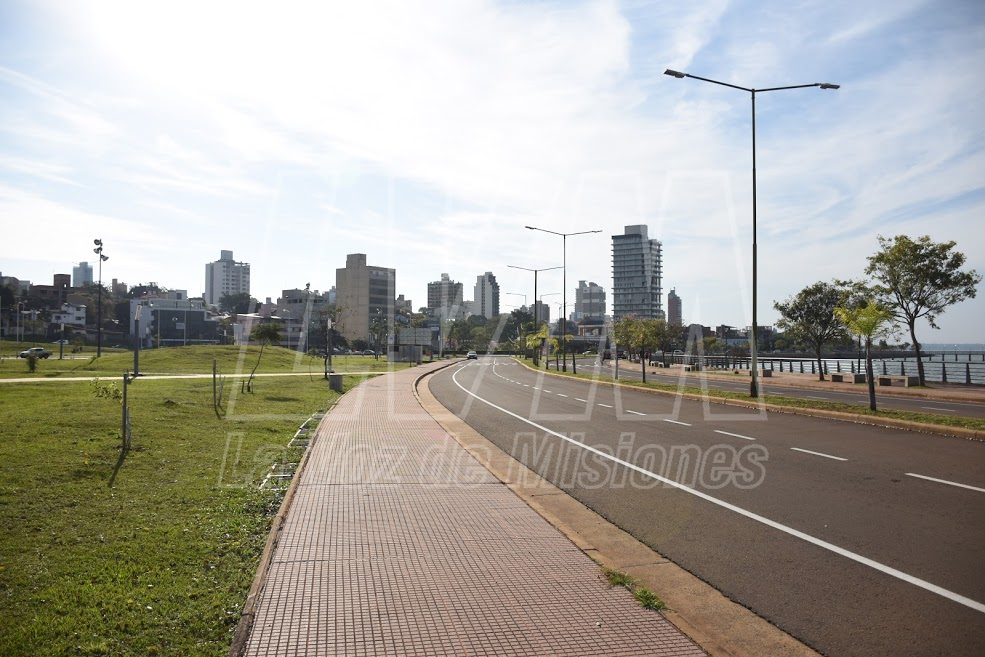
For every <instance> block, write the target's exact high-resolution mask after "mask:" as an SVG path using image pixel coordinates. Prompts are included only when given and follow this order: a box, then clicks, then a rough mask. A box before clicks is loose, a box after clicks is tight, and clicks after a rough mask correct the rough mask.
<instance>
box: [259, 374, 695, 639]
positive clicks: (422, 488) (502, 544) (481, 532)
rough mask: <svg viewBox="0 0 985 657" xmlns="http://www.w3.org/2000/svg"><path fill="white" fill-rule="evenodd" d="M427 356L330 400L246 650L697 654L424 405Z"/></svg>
mask: <svg viewBox="0 0 985 657" xmlns="http://www.w3.org/2000/svg"><path fill="white" fill-rule="evenodd" d="M437 367H438V365H431V366H426V367H418V368H413V369H410V370H405V371H401V372H397V373H394V374H390V375H387V376H382V377H378V378H376V379H372V380H370V381H367V382H366V383H363V384H362V385H360V386H358V387H357V388H355V389H353V390H351V391H350V392H348V393H347V394H346V395H345V396H344V397H343V398H342V400H341V401H340V403H339V404H338V406H336V407H335V409H334V410H333V411H332V412H331V413H329V414H328V415H326V417H325V418H324V420H323V421H322V423H321V425H320V426H319V429H318V436H317V439H316V440H315V441H314V442H313V443H312V446H311V448H310V449H311V450H312V452H311V454H310V455H309V457H308V463H307V466H306V467H305V469H304V471H303V472H302V474H301V475H300V477H301V478H300V480H299V482H298V487H297V490H296V493H295V496H294V500H293V503H292V505H291V508H290V510H289V511H288V514H287V519H286V522H285V524H284V527H283V530H282V533H281V536H280V540H279V542H278V544H277V548H276V550H275V552H274V555H273V563H272V564H271V566H270V570H269V571H268V576H267V581H266V585H265V586H264V589H263V591H262V593H261V595H260V597H259V601H258V606H257V610H256V617H255V621H254V625H253V629H252V634H251V636H250V639H249V642H248V644H247V647H246V652H245V654H247V655H251V656H255V655H277V656H278V657H282V656H289V655H307V656H314V655H585V656H589V655H591V656H593V657H594V656H598V655H608V656H614V655H627V656H628V655H663V656H671V655H673V656H688V657H690V656H695V657H698V656H701V655H704V654H705V653H704V652H703V651H701V650H700V649H699V648H697V647H696V646H695V645H694V644H693V643H692V642H691V641H690V640H688V639H687V638H686V637H685V636H684V635H682V634H681V633H680V632H679V631H678V630H677V629H676V628H675V627H674V626H673V625H671V624H670V623H669V622H668V621H667V620H666V619H664V618H663V617H662V616H661V615H660V614H658V613H656V612H653V611H648V610H645V609H643V608H641V607H640V606H639V605H638V604H637V603H636V601H635V600H634V599H633V597H632V595H631V594H630V593H629V592H628V591H627V590H625V589H623V588H610V587H609V585H608V583H607V582H606V581H605V579H604V578H603V577H602V575H601V572H600V569H599V567H598V566H597V565H596V564H595V563H593V562H592V561H591V560H590V559H589V558H588V557H587V556H585V554H584V553H582V552H581V551H580V550H578V549H577V548H576V547H575V546H574V545H573V544H572V543H571V542H570V541H569V540H568V539H567V538H565V537H564V536H563V535H562V534H561V533H560V532H558V531H557V530H556V529H555V528H554V527H552V526H551V525H550V524H549V523H548V522H547V521H545V520H544V519H542V518H541V517H540V516H539V515H538V514H537V513H536V512H534V511H533V510H532V509H531V508H530V507H528V506H527V505H526V504H524V503H523V502H522V501H521V500H520V499H519V498H518V497H517V496H516V495H515V494H514V493H513V492H512V491H510V490H509V489H508V488H507V487H506V486H504V485H503V484H502V483H500V482H499V481H498V480H496V479H495V478H493V477H492V476H491V475H490V474H489V473H488V472H487V471H486V470H485V469H484V468H483V467H482V466H481V465H479V463H478V462H477V461H475V460H474V459H473V458H472V456H471V455H469V454H468V453H467V452H466V451H465V450H464V449H463V448H462V447H461V446H460V445H459V444H458V443H457V442H456V441H455V440H454V439H453V438H452V437H450V436H449V435H447V434H446V433H445V432H444V430H442V429H441V427H440V426H439V425H438V424H437V423H436V422H435V421H434V420H433V419H432V418H431V417H430V416H429V415H428V414H427V413H426V412H425V411H424V410H423V409H422V408H421V406H420V405H419V404H418V402H417V400H416V398H415V396H414V393H413V382H414V380H415V379H416V378H417V377H418V376H420V375H421V374H422V373H423V372H424V371H426V370H427V369H428V368H437Z"/></svg>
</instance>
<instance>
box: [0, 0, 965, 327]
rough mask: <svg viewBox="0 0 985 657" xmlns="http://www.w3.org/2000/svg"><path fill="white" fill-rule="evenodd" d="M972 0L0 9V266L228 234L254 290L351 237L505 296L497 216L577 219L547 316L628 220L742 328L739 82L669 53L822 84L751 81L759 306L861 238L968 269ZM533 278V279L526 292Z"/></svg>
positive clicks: (680, 277)
mask: <svg viewBox="0 0 985 657" xmlns="http://www.w3.org/2000/svg"><path fill="white" fill-rule="evenodd" d="M193 11H194V12H195V13H194V16H195V20H190V17H191V16H192V15H193V14H192V13H191V12H193ZM983 12H985V9H983V8H981V7H977V6H974V5H972V4H969V3H951V4H949V6H948V11H941V10H940V6H939V4H934V3H929V2H908V3H876V4H874V5H871V6H865V7H859V6H857V5H856V4H848V3H837V2H836V3H828V4H825V5H824V6H815V7H810V8H804V7H800V8H797V9H796V13H791V12H789V11H788V10H786V5H785V4H781V3H745V2H733V3H728V2H705V3H699V4H695V5H692V4H689V3H681V4H675V3H662V4H659V5H654V4H647V3H625V4H619V3H613V2H585V3H578V4H572V5H565V6H560V7H559V6H557V5H554V4H528V5H517V4H514V3H510V4H497V3H492V2H459V3H453V4H448V5H443V6H439V7H435V6H433V5H432V6H430V8H429V9H427V10H424V9H422V8H419V7H415V6H413V4H412V3H400V4H397V5H388V6H383V7H348V6H343V7H329V8H320V9H317V10H316V9H314V8H312V7H306V6H303V5H295V4H289V5H285V6H284V7H278V8H277V9H276V10H273V9H257V8H248V7H240V6H239V5H235V4H230V5H225V6H224V5H222V4H218V5H210V6H209V7H208V8H206V9H202V8H200V7H198V6H197V5H195V4H193V3H187V4H186V3H180V2H179V3H173V4H169V5H167V6H160V7H138V6H132V5H130V4H129V3H111V2H107V3H102V2H95V3H91V4H89V3H87V5H86V6H85V7H81V6H80V7H72V6H70V5H64V4H59V3H5V5H4V7H3V8H2V9H0V36H2V40H0V90H2V91H0V93H2V94H3V98H4V103H3V107H4V109H3V111H4V118H5V121H4V122H3V124H2V125H3V127H2V128H0V130H2V136H0V139H2V140H3V144H4V155H3V156H0V212H3V215H4V217H5V219H6V222H7V223H8V225H13V224H14V223H16V224H17V225H20V226H22V227H23V229H24V230H25V231H28V230H40V231H42V234H44V235H45V236H46V237H47V238H48V239H45V240H42V241H39V242H38V243H37V244H36V245H32V248H30V249H25V248H23V246H22V245H21V244H19V243H18V240H4V242H3V244H2V245H0V271H2V272H3V274H5V275H9V276H16V277H18V278H23V279H29V280H31V281H32V282H34V283H40V284H48V283H50V281H51V280H52V275H53V274H60V273H69V272H71V267H72V265H73V263H77V262H80V261H87V260H88V261H91V258H92V256H91V243H92V240H93V239H94V238H100V239H102V240H103V241H104V242H105V246H106V253H107V254H108V255H109V256H110V260H108V261H107V262H106V263H105V264H104V266H103V282H104V283H107V281H108V280H110V279H113V278H116V279H118V280H121V281H127V282H128V283H130V284H137V283H146V282H148V281H157V282H159V283H161V284H162V285H167V286H168V287H172V288H176V289H186V290H188V292H189V293H190V294H191V295H195V296H197V295H199V294H201V293H202V292H203V291H204V289H203V288H204V278H203V276H202V265H203V264H204V263H208V262H212V261H214V260H215V258H216V254H217V253H218V250H219V249H228V250H231V251H233V252H234V253H235V254H236V255H237V257H238V258H240V259H242V260H243V261H245V262H249V263H251V266H252V269H251V292H252V293H253V296H255V297H257V298H258V299H261V300H262V299H263V298H264V297H267V296H271V297H276V296H277V295H278V294H279V292H280V291H281V290H284V289H292V288H298V287H301V286H303V285H304V283H306V282H311V283H312V286H313V287H318V288H320V289H328V288H329V287H331V285H332V284H334V273H335V269H336V268H338V267H341V266H343V265H344V263H345V259H346V255H347V254H349V253H366V254H367V255H368V257H369V259H370V261H371V262H373V263H376V264H378V265H380V266H384V267H389V268H393V269H395V270H397V273H398V275H399V278H400V283H399V286H398V289H397V293H398V294H404V295H405V297H407V298H410V299H413V300H414V306H415V310H416V309H417V308H418V307H421V306H424V305H426V299H427V284H428V282H431V281H434V280H436V279H437V278H438V276H439V275H440V274H441V273H442V272H448V273H450V274H451V277H452V279H454V280H458V281H466V282H468V281H471V280H474V277H475V276H477V275H480V274H481V273H482V272H485V271H492V272H493V273H494V274H495V275H496V277H497V280H498V282H499V284H500V286H501V289H503V290H509V291H511V292H524V291H525V290H526V293H527V295H528V296H529V297H531V298H528V300H527V302H528V305H532V303H533V301H532V295H533V285H532V276H530V275H528V273H527V272H523V271H516V270H512V269H508V268H507V265H511V264H512V265H518V266H521V267H530V268H540V267H552V266H556V265H560V264H561V258H562V254H561V247H560V244H559V243H557V242H558V240H554V239H550V237H551V236H549V235H537V234H531V232H530V231H525V230H524V229H523V226H524V225H538V226H543V227H545V228H548V229H550V230H557V231H578V230H602V231H603V232H602V233H600V234H597V235H587V236H584V237H581V238H579V239H578V240H571V241H570V244H568V252H567V265H568V266H567V280H568V282H569V285H568V290H567V292H568V295H567V296H568V308H567V311H568V313H569V314H570V313H571V312H572V310H573V308H574V301H573V300H574V294H573V290H574V289H575V283H576V282H577V281H578V280H590V281H596V282H598V283H599V284H600V285H602V286H603V287H604V288H606V289H608V290H611V289H612V283H613V282H612V277H611V272H610V266H611V262H610V249H609V246H610V243H611V236H612V235H616V234H619V233H621V232H622V230H623V226H626V225H634V224H645V225H647V226H649V228H650V236H651V237H653V238H655V239H658V240H660V241H661V242H662V243H663V256H664V263H663V285H664V289H665V290H669V289H671V288H676V289H679V290H682V291H686V295H685V296H686V302H687V313H686V314H687V319H688V320H690V321H692V322H696V323H701V324H704V325H715V324H721V323H727V324H732V325H737V326H746V325H748V324H750V304H751V300H750V281H749V279H750V271H751V270H750V260H749V243H750V239H751V233H750V215H751V194H750V190H749V183H750V171H749V170H750V165H751V153H750V144H749V127H750V124H749V107H748V105H749V99H748V95H747V94H743V93H740V92H738V91H735V90H728V89H722V88H716V87H715V86H713V85H707V84H703V83H698V82H693V81H689V80H674V79H672V78H669V77H667V76H664V75H663V70H664V69H665V68H673V69H676V70H681V71H686V72H689V73H692V74H695V75H700V76H707V77H709V78H713V79H718V80H723V81H727V82H734V83H735V84H739V85H743V86H761V87H766V86H773V85H787V84H802V83H812V82H833V83H838V84H841V85H842V87H841V89H840V90H837V91H826V92H823V93H822V92H819V91H817V90H812V89H804V90H795V91H789V92H783V93H782V94H773V95H765V96H763V97H762V98H760V99H758V102H757V112H758V116H757V131H758V140H759V141H758V145H757V147H758V149H759V159H758V163H757V164H758V167H759V190H758V191H759V255H760V263H759V308H758V311H759V322H760V324H762V325H770V324H773V323H775V320H776V316H777V315H776V312H775V311H774V310H773V302H774V301H780V300H783V299H785V298H787V297H789V296H792V295H794V294H796V293H797V292H798V291H799V290H800V289H801V288H803V287H804V286H806V285H809V284H811V283H813V282H815V281H818V280H825V281H830V280H832V279H834V278H859V277H861V276H862V271H863V269H864V267H865V264H866V261H865V257H866V256H868V255H871V254H873V253H874V252H875V251H876V249H877V247H878V244H877V241H876V236H877V235H879V234H882V235H886V236H892V235H895V234H901V233H902V234H909V235H912V236H914V237H916V236H919V235H923V234H929V235H930V236H931V237H932V238H933V239H935V240H937V241H947V240H952V239H953V240H955V241H957V244H958V247H957V248H958V250H960V251H962V252H963V253H965V254H966V255H967V256H968V264H967V268H973V269H976V270H978V271H979V272H983V271H985V248H982V247H983V246H985V237H983V235H985V228H983V227H982V226H981V222H980V219H979V217H980V215H981V214H982V210H983V204H985V194H983V193H982V184H981V171H983V170H985V140H982V139H981V137H982V136H983V134H982V133H983V128H982V124H981V122H980V120H979V119H978V118H977V110H974V107H977V106H980V105H981V103H980V96H981V93H982V92H981V91H980V90H979V88H978V85H976V84H975V81H976V78H977V76H978V73H977V70H978V69H979V67H980V63H981V61H983V59H985V47H983V45H982V44H981V43H980V39H978V38H977V35H978V34H979V32H980V30H981V27H982V25H983V23H985V20H983V16H985V13H983ZM230 19H233V20H230ZM822 26H823V27H822ZM218 35H221V36H218ZM175 42H181V43H182V44H183V47H182V48H181V49H178V50H176V49H174V48H173V44H174V43H175ZM422 42H426V43H427V44H428V45H427V47H426V48H424V47H422V46H421V43H422ZM257 43H263V44H266V45H265V46H264V47H257V46H256V44H257ZM915 76H917V77H915ZM887 117H892V119H891V120H887ZM561 277H562V274H561V271H560V270H557V271H551V272H544V273H543V275H542V276H541V280H540V282H539V285H540V290H541V291H542V292H543V291H548V292H553V291H561ZM983 315H985V295H979V298H978V299H975V300H972V301H967V302H964V303H962V304H959V305H956V306H954V307H952V308H949V309H948V310H947V312H945V313H944V315H943V316H942V317H941V318H940V321H939V323H940V325H941V327H942V328H941V330H940V331H933V330H930V329H928V328H927V327H926V325H923V326H922V327H921V328H920V329H919V330H918V334H917V335H918V338H920V340H921V341H923V342H927V343H952V342H953V343H981V342H985V336H983V334H982V332H981V330H980V328H979V318H980V317H981V316H983Z"/></svg>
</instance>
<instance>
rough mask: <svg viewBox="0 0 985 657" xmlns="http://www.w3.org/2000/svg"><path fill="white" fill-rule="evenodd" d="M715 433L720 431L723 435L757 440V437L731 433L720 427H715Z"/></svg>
mask: <svg viewBox="0 0 985 657" xmlns="http://www.w3.org/2000/svg"><path fill="white" fill-rule="evenodd" d="M715 433H720V434H722V435H723V436H733V437H735V438H742V439H744V440H756V439H755V438H750V437H749V436H743V435H742V434H741V433H729V432H728V431H722V430H720V429H715Z"/></svg>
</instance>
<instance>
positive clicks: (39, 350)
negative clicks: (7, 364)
mask: <svg viewBox="0 0 985 657" xmlns="http://www.w3.org/2000/svg"><path fill="white" fill-rule="evenodd" d="M50 355H51V352H50V351H48V350H47V349H45V348H44V347H31V348H30V349H25V350H24V351H22V352H21V353H20V357H21V358H30V357H31V356H34V357H35V358H47V357H48V356H50Z"/></svg>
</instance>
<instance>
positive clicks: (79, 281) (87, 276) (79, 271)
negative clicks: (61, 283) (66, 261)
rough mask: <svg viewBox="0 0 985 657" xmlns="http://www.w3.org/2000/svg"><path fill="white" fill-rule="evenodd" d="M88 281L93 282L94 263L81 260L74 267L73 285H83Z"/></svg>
mask: <svg viewBox="0 0 985 657" xmlns="http://www.w3.org/2000/svg"><path fill="white" fill-rule="evenodd" d="M86 283H92V265H90V264H89V263H88V262H80V263H79V264H77V265H75V266H74V267H72V287H82V286H83V285H85V284H86Z"/></svg>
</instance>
